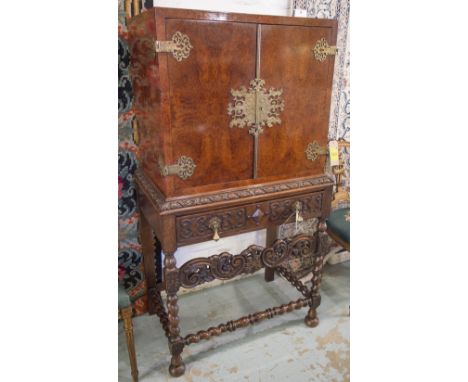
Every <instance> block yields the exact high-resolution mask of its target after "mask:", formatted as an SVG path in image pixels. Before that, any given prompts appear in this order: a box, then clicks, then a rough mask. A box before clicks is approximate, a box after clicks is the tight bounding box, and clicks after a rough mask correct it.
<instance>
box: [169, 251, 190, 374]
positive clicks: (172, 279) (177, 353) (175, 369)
mask: <svg viewBox="0 0 468 382" xmlns="http://www.w3.org/2000/svg"><path fill="white" fill-rule="evenodd" d="M165 256H166V257H165V258H164V279H165V282H166V293H167V316H168V321H169V322H168V329H169V330H168V331H169V350H170V352H171V355H172V358H171V365H170V366H169V373H170V374H171V376H173V377H180V376H181V375H183V374H184V372H185V364H184V362H183V361H182V356H181V353H182V350H184V342H183V340H182V337H181V336H180V328H179V307H178V306H177V291H178V290H179V286H180V284H179V274H178V272H179V271H178V269H177V268H176V260H175V257H174V253H166V254H165Z"/></svg>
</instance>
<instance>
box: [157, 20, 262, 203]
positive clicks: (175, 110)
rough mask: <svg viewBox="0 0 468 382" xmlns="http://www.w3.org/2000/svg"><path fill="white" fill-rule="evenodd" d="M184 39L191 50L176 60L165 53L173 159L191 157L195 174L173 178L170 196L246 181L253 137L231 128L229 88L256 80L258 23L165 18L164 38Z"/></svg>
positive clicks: (246, 132)
mask: <svg viewBox="0 0 468 382" xmlns="http://www.w3.org/2000/svg"><path fill="white" fill-rule="evenodd" d="M177 31H179V32H181V33H183V34H185V35H187V36H188V37H189V39H190V43H191V45H192V47H193V48H192V49H191V50H190V55H189V57H188V58H186V59H183V60H181V61H177V60H176V59H174V58H173V57H172V56H170V55H168V58H167V60H168V76H169V82H170V99H171V131H172V146H173V156H172V160H173V161H177V159H178V158H179V157H180V156H183V155H185V156H188V157H191V158H192V159H193V160H194V162H195V164H196V168H195V172H194V174H193V175H192V176H191V177H190V178H187V179H185V180H182V179H180V178H179V177H177V176H174V177H173V179H174V194H176V195H180V194H183V193H184V192H185V193H186V192H190V191H189V189H190V188H193V187H196V186H204V185H210V184H219V185H220V188H221V187H223V184H224V183H226V182H232V181H234V180H244V179H250V178H251V177H252V173H253V167H252V166H253V138H252V136H251V135H250V134H249V132H248V129H247V128H243V129H240V128H237V127H234V128H230V127H229V123H230V120H231V118H230V116H229V115H228V105H229V103H231V102H232V95H231V89H239V88H240V87H242V86H245V87H248V86H249V82H250V81H251V80H252V79H254V78H255V59H256V57H255V55H256V25H255V24H247V23H232V22H222V21H203V20H181V19H168V20H167V21H166V36H167V38H168V39H170V38H171V36H172V35H173V34H175V33H176V32H177Z"/></svg>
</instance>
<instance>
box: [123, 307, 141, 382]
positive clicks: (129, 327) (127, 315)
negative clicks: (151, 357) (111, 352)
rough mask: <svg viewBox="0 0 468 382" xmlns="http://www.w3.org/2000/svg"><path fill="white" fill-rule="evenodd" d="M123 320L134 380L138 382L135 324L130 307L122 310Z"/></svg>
mask: <svg viewBox="0 0 468 382" xmlns="http://www.w3.org/2000/svg"><path fill="white" fill-rule="evenodd" d="M120 314H121V317H122V320H123V325H124V330H125V337H126V338H127V350H128V356H129V358H130V367H131V369H132V380H133V382H138V368H137V361H136V354H135V342H134V340H133V322H132V307H131V306H128V307H126V308H123V309H121V310H120Z"/></svg>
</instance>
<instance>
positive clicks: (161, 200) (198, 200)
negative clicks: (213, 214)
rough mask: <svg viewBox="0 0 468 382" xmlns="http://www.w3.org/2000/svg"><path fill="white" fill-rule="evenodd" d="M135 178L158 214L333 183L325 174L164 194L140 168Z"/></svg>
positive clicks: (271, 196)
mask: <svg viewBox="0 0 468 382" xmlns="http://www.w3.org/2000/svg"><path fill="white" fill-rule="evenodd" d="M135 181H136V183H137V185H138V187H139V189H140V191H141V192H142V193H143V194H145V196H146V197H147V198H148V199H149V200H150V201H151V204H152V205H153V207H154V208H156V210H157V211H159V213H160V214H161V215H164V214H169V213H180V212H185V211H192V210H195V209H200V208H203V207H204V206H208V205H209V207H210V208H213V207H216V206H223V207H224V206H226V205H228V204H233V205H234V204H239V203H246V202H252V201H256V200H258V199H260V198H262V199H268V198H277V197H280V196H283V195H284V196H287V195H289V194H294V193H298V192H308V191H315V190H319V189H324V188H326V187H333V180H332V179H331V178H330V177H329V176H328V175H321V176H314V177H309V178H299V179H293V180H287V181H281V182H271V183H266V184H260V185H254V186H252V185H250V186H246V187H238V188H233V189H227V190H223V191H218V192H210V193H203V194H199V195H188V196H184V197H177V198H166V197H165V196H164V195H163V193H162V192H161V191H160V190H159V189H158V188H157V187H155V186H154V184H153V183H152V182H151V181H150V180H148V178H147V177H146V176H145V175H144V173H143V171H142V170H141V169H138V170H137V171H136V172H135Z"/></svg>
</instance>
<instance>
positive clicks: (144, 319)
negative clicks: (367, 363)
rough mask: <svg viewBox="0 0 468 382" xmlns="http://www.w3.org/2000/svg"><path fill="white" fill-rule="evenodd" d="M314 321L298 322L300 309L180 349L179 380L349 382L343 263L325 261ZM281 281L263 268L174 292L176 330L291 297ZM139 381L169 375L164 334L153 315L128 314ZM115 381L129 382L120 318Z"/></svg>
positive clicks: (215, 321)
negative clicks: (178, 293) (182, 366)
mask: <svg viewBox="0 0 468 382" xmlns="http://www.w3.org/2000/svg"><path fill="white" fill-rule="evenodd" d="M321 291H322V292H321V294H322V304H321V306H320V307H319V308H318V315H319V318H320V324H319V326H318V327H316V328H313V329H311V328H308V327H307V326H305V324H304V321H303V320H304V316H305V314H306V309H301V310H299V311H294V312H292V313H288V314H285V315H283V316H279V317H275V318H273V319H271V320H267V321H263V322H261V323H259V324H257V325H254V326H251V327H248V328H244V329H240V330H237V331H235V332H233V333H228V334H225V335H223V336H221V337H215V338H214V339H212V340H210V341H204V342H200V343H199V344H196V345H191V346H189V347H187V348H185V349H184V352H183V358H184V361H185V363H186V373H185V375H184V376H182V377H181V378H179V379H177V380H178V381H188V382H198V381H244V382H245V381H251V382H253V381H286V380H289V381H294V382H296V381H299V382H301V381H317V382H320V381H323V382H333V381H336V382H344V381H349V320H350V318H349V262H347V263H342V264H338V265H334V266H328V265H327V266H326V267H325V273H324V278H323V283H322V289H321ZM298 295H299V294H298V292H297V291H296V290H295V289H294V288H291V287H290V285H289V284H288V283H287V282H286V281H285V280H283V279H281V278H279V277H277V278H276V279H275V281H274V282H272V283H265V282H264V281H263V273H262V272H259V273H257V274H255V275H254V276H252V277H249V278H245V279H241V280H237V281H234V282H231V283H227V284H224V285H220V286H217V287H214V288H209V289H204V290H200V291H198V292H194V293H190V294H187V295H183V296H181V298H180V299H179V302H180V303H179V307H180V316H181V320H180V326H181V332H182V334H184V333H188V332H194V331H197V330H200V329H205V328H208V327H209V326H214V325H216V324H219V323H221V322H227V321H229V320H231V319H233V318H238V317H240V316H243V315H245V314H249V313H252V312H255V311H258V310H260V309H264V308H267V307H270V306H276V305H280V304H283V303H286V302H289V301H290V300H293V299H297V298H298ZM134 326H135V341H136V351H137V358H138V366H139V371H140V380H141V381H143V382H144V381H169V380H174V379H172V378H170V376H169V373H168V370H167V368H168V365H169V360H170V356H169V351H168V348H167V340H166V338H165V336H164V333H163V331H162V329H161V327H160V324H159V320H158V318H157V317H156V316H148V315H144V316H140V317H136V318H135V319H134ZM119 381H122V382H126V381H131V378H130V367H129V361H128V356H127V352H126V345H125V336H124V334H123V329H122V324H121V323H119Z"/></svg>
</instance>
